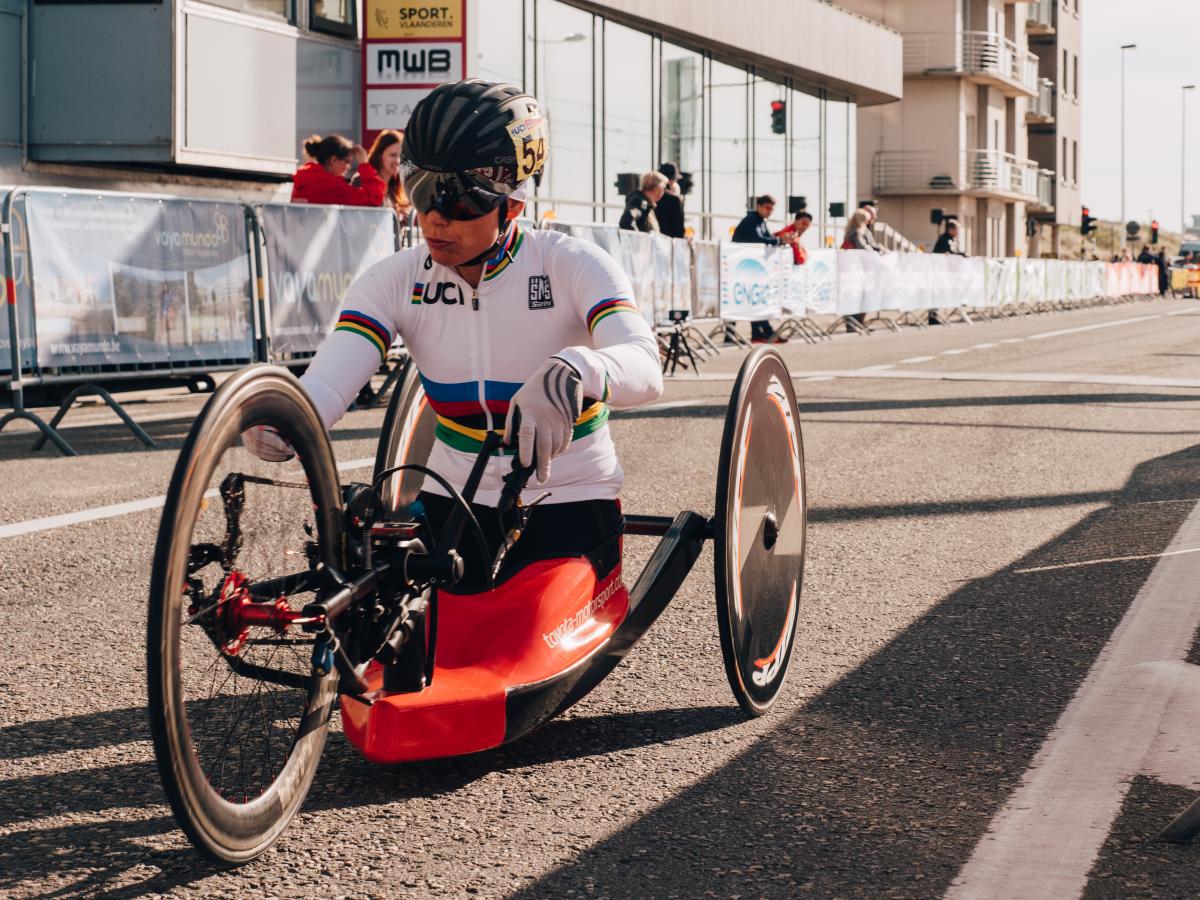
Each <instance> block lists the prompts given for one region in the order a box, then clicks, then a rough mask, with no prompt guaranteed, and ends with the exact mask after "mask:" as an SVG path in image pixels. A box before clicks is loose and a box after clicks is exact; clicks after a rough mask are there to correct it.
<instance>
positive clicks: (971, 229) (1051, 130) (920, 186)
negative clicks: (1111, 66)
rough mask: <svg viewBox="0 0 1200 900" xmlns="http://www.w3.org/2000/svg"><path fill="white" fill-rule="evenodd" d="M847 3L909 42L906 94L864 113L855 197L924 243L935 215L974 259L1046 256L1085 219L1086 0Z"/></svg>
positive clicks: (934, 228)
mask: <svg viewBox="0 0 1200 900" xmlns="http://www.w3.org/2000/svg"><path fill="white" fill-rule="evenodd" d="M1067 3H1070V4H1071V7H1070V9H1069V10H1067V11H1065V12H1064V11H1062V10H1058V9H1057V7H1058V6H1060V5H1063V6H1065V4H1067ZM839 5H841V6H844V7H846V8H849V9H852V10H854V11H856V12H859V13H862V14H863V15H866V16H868V17H872V18H874V19H877V20H879V21H882V22H884V23H885V24H887V25H889V26H891V27H893V28H895V29H896V30H897V31H899V32H900V33H901V34H902V36H903V39H904V79H905V85H904V100H903V102H901V103H898V104H893V105H891V106H881V107H876V108H871V109H861V110H860V111H859V114H858V120H859V121H858V127H859V162H858V168H859V189H860V193H862V194H864V195H873V196H876V197H878V198H879V199H880V201H881V202H882V204H883V205H884V209H883V214H884V216H885V217H886V218H887V219H888V220H889V221H890V222H891V223H892V224H893V225H894V226H896V227H897V228H898V229H899V230H900V231H902V232H903V233H904V234H905V235H907V236H908V237H909V238H910V239H912V240H914V241H916V242H918V243H921V244H925V245H926V246H929V245H931V244H932V242H933V240H934V239H935V238H936V235H937V233H938V228H939V226H938V225H936V224H935V223H934V222H933V219H934V218H936V216H935V215H934V210H941V211H942V213H943V214H944V215H947V216H954V217H955V218H957V219H958V221H959V222H960V232H961V233H960V239H961V240H962V241H963V242H964V243H965V246H966V248H967V249H968V250H969V252H971V253H972V254H974V255H980V256H982V255H992V256H1012V255H1015V254H1018V253H1029V254H1032V255H1041V254H1042V253H1043V252H1049V251H1051V249H1052V247H1055V246H1056V244H1057V241H1056V239H1055V237H1054V236H1055V235H1057V230H1058V227H1059V226H1060V225H1062V224H1078V222H1079V202H1078V197H1079V194H1078V159H1079V157H1078V154H1079V150H1078V146H1079V140H1078V139H1079V106H1078V98H1077V93H1078V89H1077V87H1076V85H1077V76H1078V66H1079V52H1078V51H1079V9H1078V0H1044V2H1018V3H1014V2H1006V0H839ZM1058 21H1062V22H1063V26H1064V27H1063V30H1062V32H1061V37H1060V32H1059V30H1058V29H1057V28H1056V26H1055V25H1054V24H1053V23H1054V22H1058ZM1060 41H1062V42H1063V43H1062V47H1061V48H1060V47H1059V46H1058V42H1060ZM1060 50H1061V52H1060ZM1060 57H1063V59H1060ZM1064 59H1065V61H1064ZM1064 141H1065V145H1064V146H1061V147H1060V145H1063V142H1064ZM1042 226H1047V227H1046V229H1045V231H1046V232H1048V233H1047V234H1043V227H1042Z"/></svg>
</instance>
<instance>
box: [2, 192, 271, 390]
mask: <svg viewBox="0 0 1200 900" xmlns="http://www.w3.org/2000/svg"><path fill="white" fill-rule="evenodd" d="M23 205H24V214H25V226H26V229H27V241H28V254H27V271H26V272H25V277H24V281H25V282H26V284H27V283H28V281H29V280H30V279H29V277H28V276H29V274H30V273H32V282H33V295H34V297H35V300H36V302H34V303H33V304H32V306H33V310H34V329H35V333H36V335H37V340H36V353H37V365H38V368H39V369H43V370H44V369H48V368H61V367H75V366H111V365H127V364H138V365H141V366H147V365H162V366H176V365H186V364H188V363H197V362H201V361H204V362H215V361H220V362H241V361H247V362H248V361H250V360H251V359H253V358H254V332H253V316H252V314H251V292H250V264H249V248H248V244H247V239H246V228H245V217H244V212H243V207H242V205H241V204H240V203H224V202H217V201H204V200H175V199H167V198H158V197H136V196H128V195H124V196H122V195H117V194H102V193H97V192H87V193H84V192H78V193H75V192H65V191H38V190H30V191H28V192H27V193H26V195H25V197H24V204H23Z"/></svg>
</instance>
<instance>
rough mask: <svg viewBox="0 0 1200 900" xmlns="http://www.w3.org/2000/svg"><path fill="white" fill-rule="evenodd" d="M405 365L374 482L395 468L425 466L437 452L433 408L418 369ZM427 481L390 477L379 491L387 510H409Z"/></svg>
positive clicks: (384, 432) (381, 441)
mask: <svg viewBox="0 0 1200 900" xmlns="http://www.w3.org/2000/svg"><path fill="white" fill-rule="evenodd" d="M404 365H405V369H404V374H403V375H402V376H401V378H400V384H399V385H398V386H397V388H396V390H395V391H393V392H392V400H391V403H389V404H388V411H387V415H386V416H385V417H384V420H383V429H382V431H381V433H380V437H379V448H378V450H377V451H376V454H375V473H374V476H373V478H378V477H379V473H380V472H383V471H386V470H387V469H390V468H392V467H393V466H401V465H407V464H409V463H418V464H421V465H424V464H425V463H427V462H428V461H429V454H430V453H431V452H432V450H433V442H434V432H435V430H436V429H437V415H436V414H435V413H434V411H433V407H432V406H430V405H429V398H428V397H427V396H426V395H425V387H424V385H422V384H421V375H420V373H419V372H418V371H417V367H416V365H415V364H414V363H413V361H412V359H411V358H409V360H408V361H407V362H406V363H405V364H404ZM424 480H425V476H424V475H422V474H420V473H419V472H397V473H396V474H394V475H390V476H388V477H387V478H386V479H385V480H384V482H383V484H382V485H381V486H380V489H379V495H380V496H381V497H382V498H383V502H384V507H385V509H386V510H388V511H389V512H394V511H396V510H400V509H403V508H404V507H406V506H408V504H410V503H412V501H413V500H415V499H416V498H417V494H418V493H420V491H421V485H422V484H423V483H424Z"/></svg>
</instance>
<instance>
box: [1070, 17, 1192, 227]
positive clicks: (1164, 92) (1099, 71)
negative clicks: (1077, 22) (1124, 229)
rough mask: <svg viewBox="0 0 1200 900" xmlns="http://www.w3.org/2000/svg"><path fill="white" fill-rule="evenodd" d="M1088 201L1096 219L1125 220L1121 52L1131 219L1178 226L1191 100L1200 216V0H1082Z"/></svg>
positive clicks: (1082, 146)
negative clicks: (1184, 130)
mask: <svg viewBox="0 0 1200 900" xmlns="http://www.w3.org/2000/svg"><path fill="white" fill-rule="evenodd" d="M1080 16H1081V18H1082V27H1083V48H1082V51H1081V53H1080V60H1079V64H1080V69H1081V71H1080V75H1079V78H1080V82H1081V86H1080V87H1081V91H1080V93H1081V97H1082V101H1083V109H1082V114H1083V126H1082V127H1083V134H1082V136H1081V139H1080V148H1079V152H1080V155H1081V156H1082V159H1081V161H1080V163H1081V168H1082V171H1081V172H1080V177H1081V182H1082V184H1081V187H1082V189H1083V196H1082V199H1083V203H1084V205H1086V206H1088V207H1089V210H1090V212H1091V214H1092V215H1093V216H1098V217H1099V218H1102V219H1111V220H1116V219H1118V218H1119V217H1120V215H1121V105H1120V103H1121V57H1120V54H1121V50H1120V46H1121V45H1122V44H1137V49H1135V50H1127V51H1125V53H1126V54H1127V58H1126V60H1125V85H1126V106H1125V134H1126V144H1125V161H1126V162H1125V217H1126V219H1127V220H1128V219H1138V220H1141V221H1143V222H1144V221H1146V220H1147V218H1148V217H1149V216H1150V215H1151V213H1152V214H1153V215H1154V216H1155V217H1157V218H1158V220H1159V222H1160V223H1162V227H1163V228H1165V229H1170V230H1172V231H1174V230H1176V229H1178V228H1179V199H1180V181H1181V174H1182V173H1181V162H1182V160H1181V156H1180V151H1181V147H1182V139H1183V138H1182V128H1181V122H1180V117H1181V102H1182V101H1181V96H1182V92H1181V90H1180V88H1181V87H1182V85H1185V84H1195V85H1197V89H1196V90H1195V91H1191V92H1189V94H1188V97H1187V110H1188V114H1187V115H1188V122H1187V125H1188V128H1187V131H1188V142H1187V147H1188V166H1187V197H1186V199H1187V216H1188V221H1189V222H1190V221H1191V216H1192V214H1200V52H1198V51H1200V0H1137V2H1136V3H1130V2H1128V0H1080Z"/></svg>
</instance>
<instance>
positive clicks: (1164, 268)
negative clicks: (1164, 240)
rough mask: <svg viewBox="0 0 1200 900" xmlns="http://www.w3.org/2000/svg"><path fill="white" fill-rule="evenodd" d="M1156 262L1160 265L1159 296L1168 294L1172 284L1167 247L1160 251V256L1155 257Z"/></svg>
mask: <svg viewBox="0 0 1200 900" xmlns="http://www.w3.org/2000/svg"><path fill="white" fill-rule="evenodd" d="M1154 262H1155V263H1156V264H1157V265H1158V293H1159V296H1164V297H1165V296H1166V293H1167V289H1168V288H1169V287H1170V286H1171V271H1170V266H1169V265H1168V263H1167V251H1166V250H1165V249H1162V250H1159V251H1158V256H1156V257H1154Z"/></svg>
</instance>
